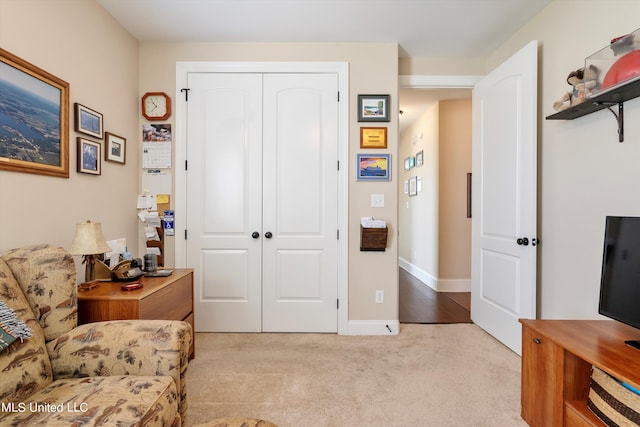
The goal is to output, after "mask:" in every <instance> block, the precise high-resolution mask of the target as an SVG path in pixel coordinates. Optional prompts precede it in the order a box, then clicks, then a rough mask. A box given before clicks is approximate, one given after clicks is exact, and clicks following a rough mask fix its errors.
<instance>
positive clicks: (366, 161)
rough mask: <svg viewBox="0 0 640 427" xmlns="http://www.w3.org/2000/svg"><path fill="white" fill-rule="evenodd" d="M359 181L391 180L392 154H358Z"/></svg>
mask: <svg viewBox="0 0 640 427" xmlns="http://www.w3.org/2000/svg"><path fill="white" fill-rule="evenodd" d="M356 171H357V177H356V179H357V180H358V181H391V154H357V155H356Z"/></svg>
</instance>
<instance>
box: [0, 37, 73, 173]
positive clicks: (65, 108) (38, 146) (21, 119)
mask: <svg viewBox="0 0 640 427" xmlns="http://www.w3.org/2000/svg"><path fill="white" fill-rule="evenodd" d="M0 77H1V78H0V94H2V96H0V124H1V126H0V169H3V170H9V171H15V172H27V173H34V174H39V175H50V176H57V177H63V178H68V177H69V83H67V82H65V81H64V80H61V79H59V78H58V77H56V76H54V75H52V74H49V73H47V72H46V71H44V70H42V69H40V68H38V67H36V66H35V65H33V64H30V63H29V62H27V61H25V60H23V59H21V58H18V57H17V56H15V55H13V54H11V53H9V52H7V51H6V50H4V49H0Z"/></svg>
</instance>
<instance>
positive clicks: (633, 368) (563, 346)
mask: <svg viewBox="0 0 640 427" xmlns="http://www.w3.org/2000/svg"><path fill="white" fill-rule="evenodd" d="M520 323H522V395H521V404H522V408H521V409H522V412H521V415H522V418H523V419H524V420H525V421H526V422H527V423H528V424H529V425H530V426H531V427H548V426H568V427H577V426H599V427H600V426H604V423H603V422H602V421H600V420H599V419H598V418H597V417H596V416H595V415H594V414H593V413H592V412H591V411H590V410H589V408H587V396H588V394H589V385H590V381H591V366H597V367H598V368H600V369H602V370H603V371H605V372H607V373H608V374H610V375H612V376H614V377H615V378H617V379H619V380H621V381H624V382H627V383H629V384H631V385H632V386H634V387H638V388H640V350H637V349H635V348H632V347H630V346H628V345H626V344H625V343H624V341H625V340H634V339H635V340H637V339H640V330H639V329H636V328H633V327H631V326H627V325H625V324H623V323H620V322H616V321H613V320H524V319H522V320H520Z"/></svg>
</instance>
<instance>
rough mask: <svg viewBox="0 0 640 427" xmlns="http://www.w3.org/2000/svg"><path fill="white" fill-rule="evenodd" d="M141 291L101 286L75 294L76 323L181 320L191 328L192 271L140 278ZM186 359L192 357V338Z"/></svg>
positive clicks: (177, 271)
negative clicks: (76, 304) (76, 297)
mask: <svg viewBox="0 0 640 427" xmlns="http://www.w3.org/2000/svg"><path fill="white" fill-rule="evenodd" d="M136 281H139V282H142V284H143V287H142V288H140V289H135V290H132V291H123V290H121V289H120V285H121V284H122V283H124V282H102V283H100V284H99V285H98V286H96V287H95V288H93V289H91V290H88V291H78V323H79V324H84V323H91V322H101V321H104V320H130V319H159V320H184V321H185V322H189V323H190V324H191V327H192V328H193V326H194V325H193V270H192V269H189V268H183V269H173V274H171V275H170V276H167V277H140V278H139V279H136ZM192 338H193V339H192V340H191V348H190V349H189V359H193V358H194V357H195V346H194V342H195V337H192Z"/></svg>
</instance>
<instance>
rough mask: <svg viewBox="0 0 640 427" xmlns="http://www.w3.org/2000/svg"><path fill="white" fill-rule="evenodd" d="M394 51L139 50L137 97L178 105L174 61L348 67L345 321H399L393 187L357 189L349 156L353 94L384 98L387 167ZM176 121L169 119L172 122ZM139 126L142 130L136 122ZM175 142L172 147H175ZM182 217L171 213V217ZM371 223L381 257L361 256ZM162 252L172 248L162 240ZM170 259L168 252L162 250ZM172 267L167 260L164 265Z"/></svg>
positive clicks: (345, 47) (285, 46)
mask: <svg viewBox="0 0 640 427" xmlns="http://www.w3.org/2000/svg"><path fill="white" fill-rule="evenodd" d="M397 58H398V47H397V45H396V44H395V43H384V44H365V43H330V44H325V43H318V44H301V43H268V44H266V43H186V44H166V43H141V45H140V88H139V93H138V95H139V96H142V95H143V94H144V93H145V92H147V91H164V92H167V93H169V94H175V96H173V97H172V98H173V99H174V102H183V101H182V99H183V98H182V97H181V96H178V93H179V92H178V91H179V89H180V88H176V87H175V82H176V76H175V67H176V62H178V61H227V62H235V61H249V62H259V61H264V62H269V61H291V62H296V61H320V62H322V61H324V62H348V63H349V77H350V80H349V91H350V93H349V96H350V107H349V113H350V117H349V121H348V125H349V164H348V167H349V172H348V181H349V205H348V209H349V238H350V241H349V267H348V268H349V320H396V319H397V318H398V298H397V296H398V271H397V239H396V237H395V235H396V233H397V227H398V221H397V188H396V185H395V182H396V181H397V179H398V178H397V171H396V168H395V167H393V168H392V181H391V182H383V183H372V182H356V181H355V170H354V165H355V157H356V153H358V152H361V150H360V148H359V138H360V136H359V135H360V134H359V129H360V124H359V123H358V122H357V114H356V112H357V100H358V97H357V96H358V94H389V95H390V96H391V112H390V114H391V118H392V120H391V122H389V123H385V126H387V127H388V138H389V142H388V147H389V148H388V150H386V151H385V152H388V153H391V156H392V161H393V160H394V159H395V158H396V154H397V146H398V143H397V134H398V120H397V117H398V108H397V105H398V100H397V96H398V70H397ZM174 120H175V116H174V117H172V118H171V121H174ZM140 123H143V122H142V121H141V122H140ZM178 143H179V142H178ZM372 193H375V194H384V196H385V207H384V208H376V209H375V212H374V211H373V210H372V208H371V207H370V204H371V194H372ZM179 215H181V213H180V212H176V216H179ZM363 216H375V217H377V218H384V219H385V220H387V221H388V224H389V229H390V232H389V236H390V238H389V243H388V247H387V250H386V251H385V252H377V253H376V252H360V249H359V248H360V247H359V244H360V236H359V234H360V228H359V227H360V218H361V217H363ZM166 245H168V246H171V245H175V242H172V241H171V240H167V242H166ZM169 252H171V248H169ZM170 262H171V261H170ZM377 289H381V290H384V291H385V301H384V304H376V303H375V290H377Z"/></svg>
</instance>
